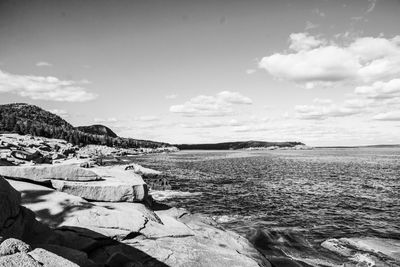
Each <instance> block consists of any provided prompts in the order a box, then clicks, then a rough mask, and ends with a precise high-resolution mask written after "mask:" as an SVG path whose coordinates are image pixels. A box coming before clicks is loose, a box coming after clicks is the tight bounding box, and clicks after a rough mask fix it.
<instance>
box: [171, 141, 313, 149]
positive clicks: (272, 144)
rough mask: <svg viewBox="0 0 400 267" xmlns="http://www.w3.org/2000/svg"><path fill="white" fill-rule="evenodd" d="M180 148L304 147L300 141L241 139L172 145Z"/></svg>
mask: <svg viewBox="0 0 400 267" xmlns="http://www.w3.org/2000/svg"><path fill="white" fill-rule="evenodd" d="M174 146H176V147H177V148H179V149H180V150H194V149H196V150H197V149H200V150H237V149H254V150H256V149H263V148H271V149H274V148H295V147H299V148H300V147H304V148H305V144H304V143H301V142H263V141H241V142H224V143H210V144H176V145H174Z"/></svg>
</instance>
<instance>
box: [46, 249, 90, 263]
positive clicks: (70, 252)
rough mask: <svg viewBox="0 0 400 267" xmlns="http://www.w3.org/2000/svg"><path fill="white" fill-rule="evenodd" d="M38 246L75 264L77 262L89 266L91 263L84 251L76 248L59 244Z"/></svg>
mask: <svg viewBox="0 0 400 267" xmlns="http://www.w3.org/2000/svg"><path fill="white" fill-rule="evenodd" d="M40 248H42V249H45V250H47V251H49V252H52V253H54V254H57V255H58V256H61V257H63V258H64V259H67V260H69V261H71V262H73V263H75V264H78V265H79V266H89V265H90V264H91V261H90V260H89V259H88V255H87V254H86V253H85V252H82V251H79V250H76V249H72V248H67V247H63V246H59V245H50V244H44V245H40Z"/></svg>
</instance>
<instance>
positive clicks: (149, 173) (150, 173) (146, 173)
mask: <svg viewBox="0 0 400 267" xmlns="http://www.w3.org/2000/svg"><path fill="white" fill-rule="evenodd" d="M125 170H131V171H133V172H134V173H137V174H139V175H142V176H143V177H146V178H154V177H158V176H160V175H161V172H160V171H156V170H153V169H149V168H145V167H143V166H141V165H139V164H135V163H133V164H130V165H128V166H126V167H125Z"/></svg>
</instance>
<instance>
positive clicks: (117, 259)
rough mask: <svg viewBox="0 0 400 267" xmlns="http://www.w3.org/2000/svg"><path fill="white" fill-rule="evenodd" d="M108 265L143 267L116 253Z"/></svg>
mask: <svg viewBox="0 0 400 267" xmlns="http://www.w3.org/2000/svg"><path fill="white" fill-rule="evenodd" d="M106 265H107V266H109V267H121V266H123V267H141V266H143V265H142V264H141V263H140V262H138V261H134V260H132V259H131V258H129V257H128V256H126V255H124V254H122V253H120V252H116V253H114V254H113V255H111V257H110V258H109V259H108V260H107V262H106Z"/></svg>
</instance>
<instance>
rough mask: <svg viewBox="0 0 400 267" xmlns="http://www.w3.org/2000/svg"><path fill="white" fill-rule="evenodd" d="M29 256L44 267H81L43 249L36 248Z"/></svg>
mask: <svg viewBox="0 0 400 267" xmlns="http://www.w3.org/2000/svg"><path fill="white" fill-rule="evenodd" d="M28 255H30V256H31V257H32V258H33V259H35V260H36V261H37V262H39V263H40V264H41V265H42V266H44V267H79V265H77V264H75V263H73V262H71V261H69V260H67V259H64V258H62V257H60V256H58V255H57V254H54V253H52V252H50V251H47V250H45V249H42V248H36V249H34V250H32V251H31V252H29V253H28Z"/></svg>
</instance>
